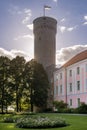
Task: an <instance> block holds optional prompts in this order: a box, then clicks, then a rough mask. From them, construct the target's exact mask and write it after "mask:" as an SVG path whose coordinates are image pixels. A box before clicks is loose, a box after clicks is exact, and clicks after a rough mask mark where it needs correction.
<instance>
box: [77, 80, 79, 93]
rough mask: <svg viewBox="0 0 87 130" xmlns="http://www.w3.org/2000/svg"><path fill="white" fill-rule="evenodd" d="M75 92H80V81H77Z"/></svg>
mask: <svg viewBox="0 0 87 130" xmlns="http://www.w3.org/2000/svg"><path fill="white" fill-rule="evenodd" d="M77 90H78V91H79V90H80V81H77Z"/></svg>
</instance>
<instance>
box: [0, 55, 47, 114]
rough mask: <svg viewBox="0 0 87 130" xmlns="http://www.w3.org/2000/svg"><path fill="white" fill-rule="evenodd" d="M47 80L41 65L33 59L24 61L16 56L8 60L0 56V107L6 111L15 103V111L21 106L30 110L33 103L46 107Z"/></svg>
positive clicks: (2, 110) (19, 109)
mask: <svg viewBox="0 0 87 130" xmlns="http://www.w3.org/2000/svg"><path fill="white" fill-rule="evenodd" d="M48 87H49V81H48V77H47V74H46V71H45V70H44V68H43V66H42V65H41V64H39V63H37V62H36V61H35V60H31V61H28V62H26V61H25V59H24V58H23V57H19V56H17V57H16V58H14V59H12V60H10V59H8V58H7V57H0V109H1V112H2V113H3V112H4V108H5V109H6V111H7V108H8V106H9V105H15V106H16V111H17V112H19V111H21V110H22V108H23V106H27V107H28V108H29V106H30V104H31V111H33V105H35V106H37V107H46V105H47V98H48Z"/></svg>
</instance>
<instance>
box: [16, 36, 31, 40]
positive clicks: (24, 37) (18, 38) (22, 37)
mask: <svg viewBox="0 0 87 130" xmlns="http://www.w3.org/2000/svg"><path fill="white" fill-rule="evenodd" d="M26 38H30V39H33V35H23V36H18V37H16V38H14V40H16V41H17V40H20V39H26Z"/></svg>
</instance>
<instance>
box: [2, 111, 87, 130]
mask: <svg viewBox="0 0 87 130" xmlns="http://www.w3.org/2000/svg"><path fill="white" fill-rule="evenodd" d="M40 115H41V114H40ZM43 115H46V116H51V117H52V118H53V117H55V116H59V117H63V118H64V119H65V120H66V122H67V123H69V124H70V125H69V126H67V127H62V128H51V129H41V130H87V116H85V115H67V114H57V113H54V114H53V113H52V114H43ZM6 116H8V115H0V130H27V129H21V128H16V127H15V124H13V123H2V118H4V117H6ZM29 130H35V129H29ZM36 130H38V129H36Z"/></svg>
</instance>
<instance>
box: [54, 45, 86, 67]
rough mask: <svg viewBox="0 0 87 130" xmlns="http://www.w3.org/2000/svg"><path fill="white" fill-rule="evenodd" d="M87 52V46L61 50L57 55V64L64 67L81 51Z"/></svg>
mask: <svg viewBox="0 0 87 130" xmlns="http://www.w3.org/2000/svg"><path fill="white" fill-rule="evenodd" d="M84 50H87V45H74V46H71V47H66V48H61V50H58V51H57V53H56V64H58V65H63V64H64V63H65V62H67V61H68V60H69V59H71V58H72V57H73V56H75V55H76V54H78V53H80V52H81V51H84Z"/></svg>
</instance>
